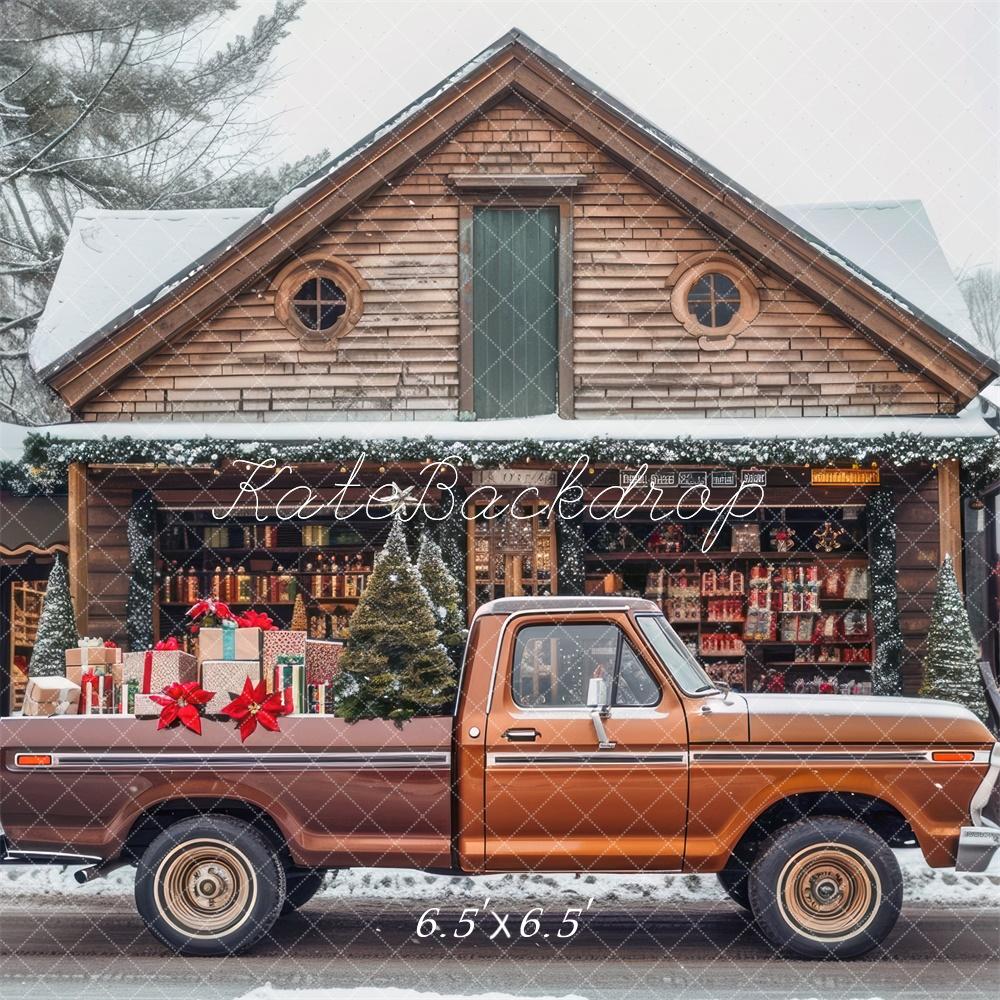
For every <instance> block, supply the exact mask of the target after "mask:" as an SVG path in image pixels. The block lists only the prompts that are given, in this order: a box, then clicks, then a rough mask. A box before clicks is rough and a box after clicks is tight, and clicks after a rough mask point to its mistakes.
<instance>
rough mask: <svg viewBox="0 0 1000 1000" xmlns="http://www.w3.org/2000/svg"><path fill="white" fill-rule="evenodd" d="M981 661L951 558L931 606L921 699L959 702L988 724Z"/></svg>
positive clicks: (942, 572)
mask: <svg viewBox="0 0 1000 1000" xmlns="http://www.w3.org/2000/svg"><path fill="white" fill-rule="evenodd" d="M979 659H980V651H979V646H978V645H977V643H976V640H975V639H974V638H973V636H972V629H971V628H970V627H969V614H968V612H967V611H966V609H965V603H964V602H963V601H962V594H961V591H959V589H958V580H957V579H956V578H955V569H954V567H953V566H952V562H951V556H950V555H948V556H945V557H944V564H943V565H942V566H941V572H940V573H939V574H938V581H937V589H936V590H935V591H934V603H933V605H932V606H931V624H930V629H929V630H928V633H927V656H926V657H925V659H924V682H923V684H922V685H921V687H920V695H921V697H923V698H940V699H941V700H943V701H956V702H958V703H959V704H961V705H964V706H965V707H966V708H968V709H970V710H971V711H973V712H975V713H976V715H978V716H979V718H981V719H982V720H983V721H984V722H986V721H987V720H988V718H989V710H988V708H987V705H986V692H985V690H984V688H983V681H982V676H981V675H980V673H979Z"/></svg>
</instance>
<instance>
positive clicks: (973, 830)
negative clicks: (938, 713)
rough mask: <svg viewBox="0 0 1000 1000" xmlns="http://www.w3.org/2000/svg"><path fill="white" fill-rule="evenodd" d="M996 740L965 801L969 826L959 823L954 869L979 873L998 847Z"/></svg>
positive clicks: (999, 749)
mask: <svg viewBox="0 0 1000 1000" xmlns="http://www.w3.org/2000/svg"><path fill="white" fill-rule="evenodd" d="M998 778H1000V743H994V744H993V750H992V752H991V753H990V766H989V770H988V771H987V772H986V776H985V777H984V778H983V780H982V783H981V784H980V785H979V787H978V788H977V789H976V794H975V795H973V796H972V802H970V803H969V813H970V815H971V817H972V826H963V827H962V829H961V831H960V832H959V835H958V857H957V858H956V859H955V869H956V871H960V872H983V871H986V869H987V868H988V867H989V866H990V862H991V861H992V860H993V857H994V855H995V854H996V853H997V851H998V850H1000V783H998V780H997V779H998Z"/></svg>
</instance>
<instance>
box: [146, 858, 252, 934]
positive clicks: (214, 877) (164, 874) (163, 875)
mask: <svg viewBox="0 0 1000 1000" xmlns="http://www.w3.org/2000/svg"><path fill="white" fill-rule="evenodd" d="M256 899H257V875H256V873H255V872H254V870H253V866H252V865H251V864H250V861H249V859H248V858H247V856H246V855H245V854H244V853H243V852H242V851H240V850H238V849H237V848H235V847H233V846H232V845H231V844H227V843H225V842H224V841H220V840H197V841H190V842H188V843H185V844H181V845H180V846H179V847H175V848H174V849H173V850H172V851H171V852H170V853H169V854H167V856H166V857H165V858H164V859H163V860H162V861H161V862H160V865H159V868H158V869H157V871H156V904H157V909H158V910H159V912H160V915H161V916H162V917H163V919H164V920H165V921H166V922H167V923H168V924H170V926H171V927H173V928H174V929H175V930H177V931H178V932H179V933H181V934H184V935H186V936H188V937H197V938H217V937H221V936H223V935H225V934H230V933H232V932H233V931H235V930H236V929H237V928H239V927H240V926H242V925H243V924H244V923H245V922H246V921H247V919H249V916H250V911H251V910H252V908H253V905H254V902H255V901H256Z"/></svg>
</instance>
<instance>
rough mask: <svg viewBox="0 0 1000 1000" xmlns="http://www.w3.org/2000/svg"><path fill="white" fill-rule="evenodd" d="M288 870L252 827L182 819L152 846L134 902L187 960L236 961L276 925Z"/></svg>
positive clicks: (224, 820)
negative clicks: (197, 957) (230, 958)
mask: <svg viewBox="0 0 1000 1000" xmlns="http://www.w3.org/2000/svg"><path fill="white" fill-rule="evenodd" d="M284 901H285V868H284V866H283V865H282V863H281V859H280V858H279V857H278V855H277V852H276V851H275V849H274V847H273V846H272V845H271V844H270V843H269V842H268V841H267V840H266V839H265V838H264V837H263V836H262V835H261V834H260V833H258V832H257V831H256V830H255V829H253V827H251V826H250V825H249V824H248V823H244V822H242V821H241V820H237V819H232V818H231V817H229V816H213V815H211V814H206V815H203V816H194V817H192V818H190V819H183V820H179V821H178V822H176V823H174V824H173V825H172V826H169V827H168V828H167V829H166V830H164V831H163V833H161V834H160V835H159V836H158V837H157V838H156V839H155V840H154V841H153V842H152V844H150V845H149V847H147V848H146V851H145V853H144V854H143V855H142V858H141V859H140V861H139V866H138V871H137V872H136V877H135V904H136V907H137V909H138V910H139V914H140V916H141V917H142V919H143V920H144V921H145V922H146V926H147V927H148V928H149V930H150V932H151V933H152V934H153V935H154V936H155V937H156V938H157V939H158V940H159V941H161V942H162V943H163V944H165V945H166V946H167V947H168V948H170V949H171V950H172V951H175V952H178V953H179V954H181V955H235V954H238V953H239V952H242V951H246V950H247V949H248V948H250V947H251V946H252V945H253V944H255V943H256V942H257V941H259V940H260V938H261V937H262V936H263V935H264V934H266V933H267V932H268V931H269V930H270V929H271V927H272V926H273V925H274V922H275V920H276V919H277V918H278V913H279V912H280V911H281V907H282V904H283V903H284Z"/></svg>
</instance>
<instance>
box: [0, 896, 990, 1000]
mask: <svg viewBox="0 0 1000 1000" xmlns="http://www.w3.org/2000/svg"><path fill="white" fill-rule="evenodd" d="M426 905H427V904H426V902H425V901H422V902H419V903H417V902H410V903H406V902H397V903H394V904H391V903H383V904H377V903H374V902H368V901H359V900H355V901H353V902H352V903H351V905H350V907H349V909H347V910H346V912H340V913H338V912H337V911H336V910H335V909H334V908H333V907H332V906H331V903H330V901H329V900H323V899H317V900H315V901H313V902H312V903H310V904H309V905H308V906H306V907H305V909H304V910H303V913H302V914H301V915H297V916H292V917H289V918H286V919H284V920H282V921H281V922H280V923H279V924H278V926H277V927H276V929H275V931H274V933H273V934H272V938H271V940H270V941H269V942H268V943H266V944H265V945H264V946H262V947H259V948H258V949H257V950H256V951H255V953H254V954H252V955H250V956H247V957H243V958H233V959H225V960H215V959H200V960H191V959H182V958H176V957H173V956H168V955H166V954H165V953H164V952H163V950H162V949H161V948H160V947H159V946H158V945H157V944H156V942H155V941H153V940H152V939H151V938H150V937H149V936H148V935H147V934H146V933H145V931H144V930H143V927H142V925H141V923H140V922H139V920H138V918H137V917H136V916H135V913H134V911H133V910H132V907H131V905H130V901H129V900H128V899H127V898H122V897H108V898H99V897H98V898H90V899H85V900H80V901H79V902H78V903H77V904H75V905H74V906H73V907H72V908H71V909H69V908H65V907H60V906H58V905H53V901H51V900H50V901H45V900H42V899H37V898H35V899H33V898H32V897H20V898H10V897H8V899H7V900H6V901H4V902H3V903H2V904H0V907H2V908H0V996H3V997H4V1000H50V998H60V1000H62V998H70V997H72V998H74V1000H77V998H79V1000H91V998H100V1000H166V998H175V997H183V998H184V1000H216V998H219V1000H232V998H236V997H240V996H242V995H244V994H246V993H247V992H249V991H250V990H252V989H254V988H255V987H259V986H261V985H263V984H265V983H268V982H270V983H272V984H273V985H274V986H275V987H278V988H280V989H282V990H285V989H288V990H294V989H303V988H313V989H315V988H318V987H327V988H330V987H341V988H343V987H360V986H369V987H381V988H386V987H389V986H408V987H411V988H415V989H420V990H426V991H435V992H438V993H449V994H456V993H457V994H459V995H465V994H468V995H471V996H474V995H476V994H478V993H486V992H489V991H498V992H503V993H511V994H515V995H518V994H521V995H525V994H527V995H532V996H539V995H544V996H555V997H560V996H566V995H568V994H575V995H577V996H580V997H585V998H588V1000H598V998H600V1000H625V998H628V1000H654V998H655V1000H663V998H666V997H669V998H670V1000H737V998H740V1000H751V998H752V1000H778V998H782V1000H790V998H793V997H794V998H820V1000H846V998H865V1000H867V998H873V997H878V998H880V1000H903V998H904V997H905V998H906V1000H924V998H926V1000H931V998H933V1000H986V998H987V997H988V998H990V1000H995V997H996V996H997V995H998V990H1000V910H997V909H992V910H987V909H974V908H954V909H952V908H948V909H946V908H943V907H927V906H911V907H908V908H906V910H905V911H904V914H903V917H902V918H901V920H900V922H899V925H898V927H897V930H896V932H895V933H894V934H893V936H892V938H891V939H890V941H889V943H888V946H887V947H886V949H885V951H884V952H882V953H879V954H876V955H874V956H872V958H871V959H866V960H862V961H856V962H851V963H838V964H831V963H801V962H790V961H785V960H781V959H776V958H775V957H774V956H773V955H772V954H771V953H770V951H769V950H768V948H767V947H766V946H765V945H764V944H763V943H762V942H761V941H760V939H759V938H758V937H757V935H756V933H755V932H754V930H753V928H752V925H750V924H749V923H748V921H747V920H746V919H745V918H744V917H743V915H742V914H741V912H740V911H739V910H737V909H736V908H735V907H734V906H731V905H729V904H712V903H686V904H685V905H684V906H683V907H681V906H673V905H670V904H660V905H659V906H657V907H655V908H645V909H638V908H634V907H633V908H632V910H631V915H627V914H626V913H625V912H624V910H610V911H608V910H604V909H603V908H601V909H599V911H598V912H597V913H596V914H595V915H593V916H589V917H587V918H586V919H585V920H584V922H583V923H582V925H581V929H580V931H579V933H577V934H576V935H575V936H573V937H572V938H571V939H569V940H562V941H560V940H558V939H557V938H556V934H557V932H558V927H559V920H560V918H561V914H559V915H553V916H551V917H550V916H548V915H546V917H544V918H543V921H542V925H541V928H540V930H539V932H538V934H537V935H536V936H534V937H532V938H531V939H530V940H523V939H520V938H519V937H518V934H517V933H516V929H517V928H518V927H519V925H520V921H521V919H522V917H523V916H524V912H516V913H514V914H513V916H512V917H511V920H510V927H511V928H512V929H514V930H515V934H514V936H513V939H512V940H509V941H508V940H505V941H504V943H502V944H499V943H498V942H497V941H490V940H489V934H490V933H492V931H493V929H494V928H495V922H494V921H492V920H491V921H490V922H489V923H488V924H486V923H484V924H481V925H480V926H477V927H476V929H475V931H474V932H472V933H470V935H469V937H467V938H465V939H464V940H455V939H454V937H453V936H452V935H453V934H454V932H455V930H456V929H457V926H458V924H457V920H458V917H459V912H460V907H454V906H452V905H451V904H449V905H448V906H447V908H446V909H445V910H444V911H443V913H442V914H441V917H440V919H441V924H440V928H441V929H442V930H441V932H442V933H445V934H446V935H447V936H446V937H445V938H441V937H440V935H436V936H434V937H430V938H425V939H423V940H421V939H418V937H417V935H416V925H417V921H418V919H419V917H420V914H421V912H422V911H423V909H424V907H425V906H426ZM524 909H526V907H525V908H524ZM546 933H548V934H549V937H547V938H546V937H544V936H543V935H544V934H546ZM277 995H278V996H280V994H277ZM293 998H294V994H292V995H291V996H290V997H289V1000H293Z"/></svg>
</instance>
